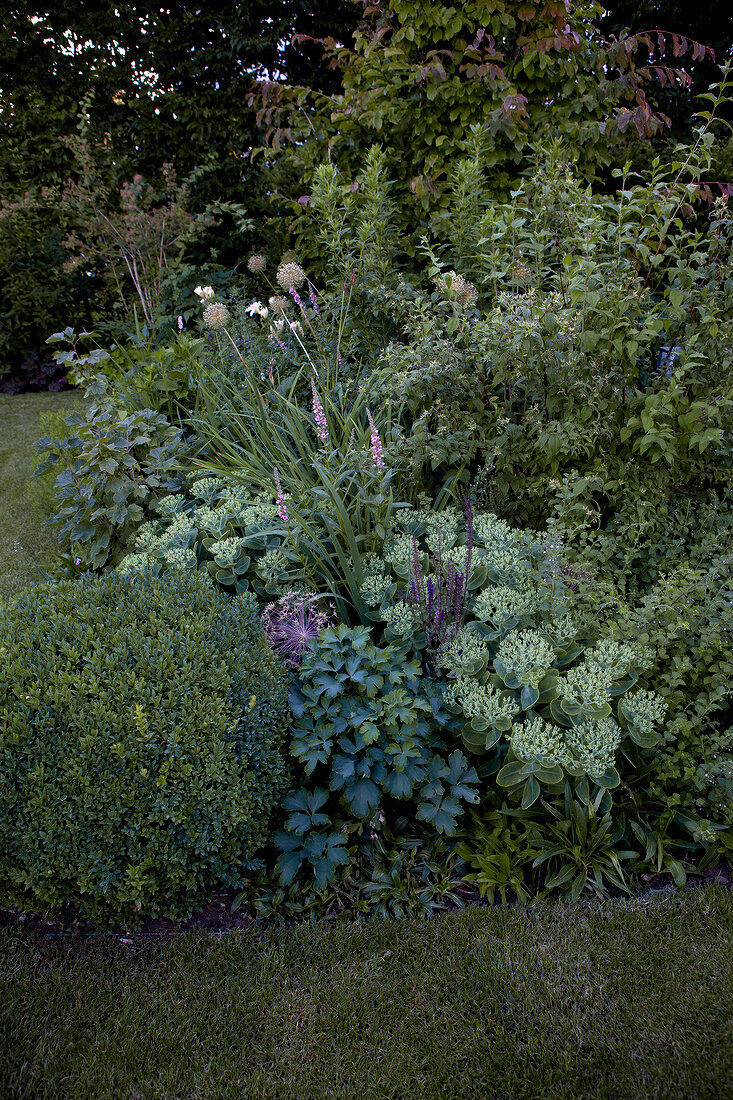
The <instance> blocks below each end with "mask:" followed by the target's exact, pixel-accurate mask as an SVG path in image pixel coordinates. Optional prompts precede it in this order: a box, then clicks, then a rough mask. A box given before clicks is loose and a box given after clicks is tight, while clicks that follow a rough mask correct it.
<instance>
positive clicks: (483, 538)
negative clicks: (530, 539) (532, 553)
mask: <svg viewBox="0 0 733 1100" xmlns="http://www.w3.org/2000/svg"><path fill="white" fill-rule="evenodd" d="M473 534H474V538H475V540H476V542H482V543H483V544H484V546H485V547H486V548H487V550H498V549H503V548H504V547H507V546H512V545H514V544H515V543H516V541H517V532H516V531H513V530H512V528H511V527H510V526H509V524H508V523H505V522H504V520H503V519H499V518H498V516H495V515H494V514H493V513H492V512H483V513H479V514H478V515H476V516H474V517H473Z"/></svg>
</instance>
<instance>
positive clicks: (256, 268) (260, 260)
mask: <svg viewBox="0 0 733 1100" xmlns="http://www.w3.org/2000/svg"><path fill="white" fill-rule="evenodd" d="M247 267H248V268H249V270H250V271H251V272H252V274H253V275H261V274H262V272H263V271H264V270H265V268H266V267H267V260H266V259H265V257H264V256H263V255H262V253H261V252H255V254H254V255H253V256H250V258H249V259H248V260H247Z"/></svg>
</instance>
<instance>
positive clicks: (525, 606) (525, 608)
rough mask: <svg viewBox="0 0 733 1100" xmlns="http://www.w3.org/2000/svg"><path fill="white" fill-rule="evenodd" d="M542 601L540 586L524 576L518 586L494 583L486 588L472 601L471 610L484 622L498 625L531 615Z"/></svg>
mask: <svg viewBox="0 0 733 1100" xmlns="http://www.w3.org/2000/svg"><path fill="white" fill-rule="evenodd" d="M541 602H542V594H541V592H540V590H539V588H538V587H537V586H536V585H534V584H532V582H531V581H530V580H529V579H528V578H522V579H521V580H520V583H519V586H518V587H517V588H510V587H509V585H506V584H494V585H491V586H489V587H488V588H484V590H483V591H482V592H480V593H479V595H478V596H476V598H475V599H474V600H473V601H472V603H471V610H472V611H473V614H474V615H475V616H476V618H477V619H480V620H481V621H482V622H491V623H493V624H494V626H496V627H499V628H500V627H501V626H502V625H503V624H504V623H506V622H509V621H510V620H512V619H521V618H523V617H524V616H525V615H531V614H532V613H533V612H534V611H536V610H537V608H538V607H539V605H540V604H541Z"/></svg>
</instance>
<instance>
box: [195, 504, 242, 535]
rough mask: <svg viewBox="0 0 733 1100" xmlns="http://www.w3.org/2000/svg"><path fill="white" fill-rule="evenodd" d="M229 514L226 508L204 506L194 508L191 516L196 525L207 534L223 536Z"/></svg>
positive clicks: (229, 517)
mask: <svg viewBox="0 0 733 1100" xmlns="http://www.w3.org/2000/svg"><path fill="white" fill-rule="evenodd" d="M231 515H232V514H231V512H230V510H229V509H228V508H222V507H220V508H208V507H206V506H204V507H202V508H197V509H196V510H195V512H194V513H193V518H194V520H195V522H196V524H197V525H198V527H199V528H200V529H202V530H204V531H206V532H207V534H209V535H214V536H215V537H217V538H223V537H224V532H225V530H226V526H227V524H228V523H229V520H230V519H231Z"/></svg>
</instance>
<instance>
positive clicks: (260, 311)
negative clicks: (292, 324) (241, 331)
mask: <svg viewBox="0 0 733 1100" xmlns="http://www.w3.org/2000/svg"><path fill="white" fill-rule="evenodd" d="M244 312H245V313H249V315H250V317H254V315H255V313H256V314H257V316H258V317H267V315H268V313H269V312H270V311H269V309H268V308H267V306H263V304H262V302H258V301H256V300H255V301H254V302H250V303H249V305H248V306H247V307H246V308H245V311H244Z"/></svg>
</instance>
